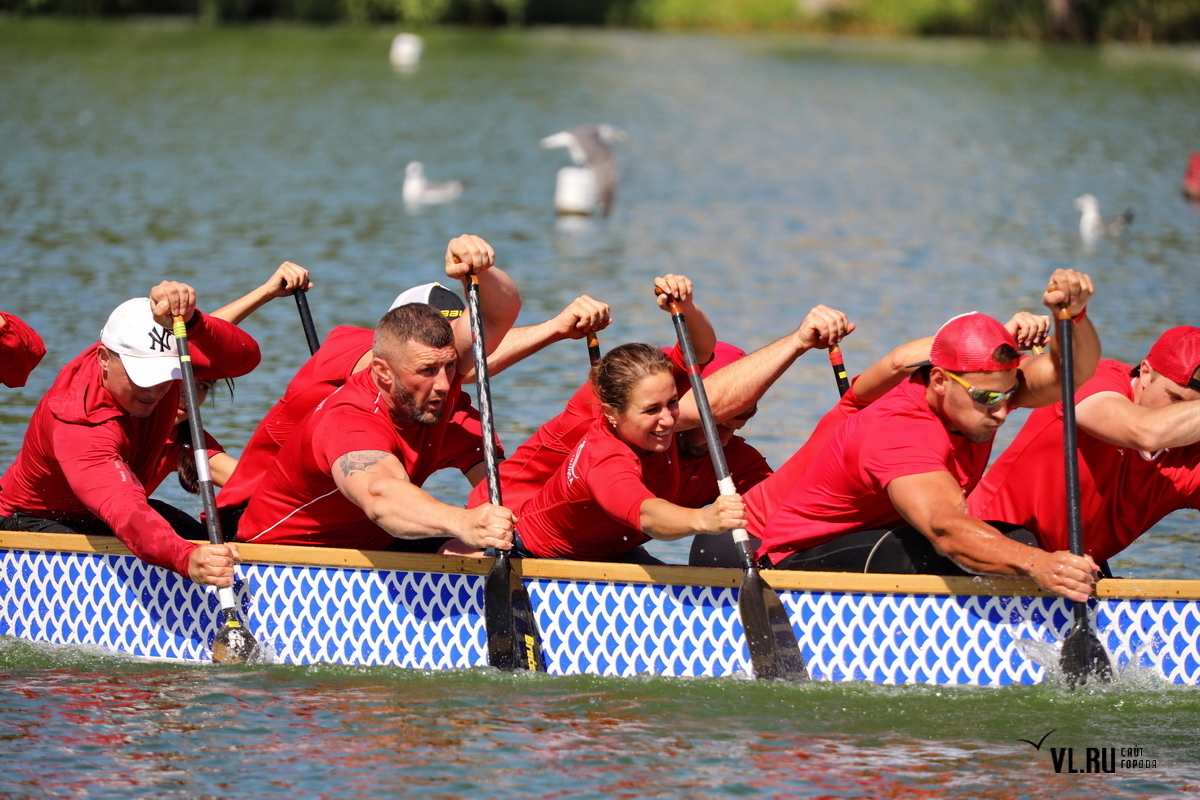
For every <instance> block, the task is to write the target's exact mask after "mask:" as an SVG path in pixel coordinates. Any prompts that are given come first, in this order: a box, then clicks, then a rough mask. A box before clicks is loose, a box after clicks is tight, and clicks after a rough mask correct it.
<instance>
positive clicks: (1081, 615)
mask: <svg viewBox="0 0 1200 800" xmlns="http://www.w3.org/2000/svg"><path fill="white" fill-rule="evenodd" d="M1074 326H1075V323H1074V322H1072V321H1071V316H1070V310H1069V309H1068V308H1067V306H1065V305H1064V306H1063V307H1062V308H1061V309H1059V311H1058V346H1059V350H1060V352H1061V355H1062V364H1061V365H1060V368H1061V370H1062V405H1063V452H1064V461H1065V466H1066V478H1067V526H1068V531H1069V534H1070V536H1069V541H1070V548H1071V554H1072V555H1076V556H1082V555H1083V518H1082V514H1081V512H1080V500H1079V457H1078V455H1077V453H1076V451H1075V446H1076V441H1077V432H1076V429H1075V371H1074V370H1075V344H1074V341H1073V339H1074V337H1073V335H1072V328H1073V327H1074ZM1074 607H1075V626H1074V627H1073V628H1071V632H1070V633H1069V634H1067V638H1066V639H1065V640H1064V641H1063V646H1062V652H1061V653H1060V654H1059V661H1058V663H1059V666H1060V667H1061V668H1062V672H1063V677H1065V678H1066V681H1067V688H1068V689H1074V688H1075V687H1076V686H1081V685H1083V684H1085V683H1087V682H1088V681H1089V680H1093V679H1094V680H1097V681H1100V682H1101V683H1108V682H1110V681H1112V665H1111V664H1110V663H1109V660H1108V653H1106V652H1105V650H1104V645H1102V644H1101V643H1100V640H1099V639H1098V638H1096V634H1095V633H1094V632H1093V631H1092V627H1091V625H1090V624H1089V622H1088V606H1087V603H1079V602H1076V603H1075V604H1074Z"/></svg>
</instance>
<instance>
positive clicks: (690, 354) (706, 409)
mask: <svg viewBox="0 0 1200 800" xmlns="http://www.w3.org/2000/svg"><path fill="white" fill-rule="evenodd" d="M668 305H669V307H670V309H671V322H673V323H675V336H676V338H677V339H679V346H680V347H682V348H683V359H684V363H686V364H687V370H688V380H689V381H690V382H691V384H692V396H693V397H694V398H695V400H696V408H698V409H700V425H701V427H702V428H703V430H704V439H705V441H707V442H708V455H709V456H710V457H711V458H712V463H713V471H714V472H715V473H716V474H717V481H718V482H720V481H723V480H725V479H726V478H728V477H729V465H728V464H727V463H726V462H725V451H724V450H722V449H721V434H720V433H719V432H718V431H717V421H716V420H715V419H713V414H712V406H711V405H710V404H709V402H708V393H707V392H706V391H704V379H703V378H702V377H700V364H699V363H698V362H697V360H696V348H695V346H694V345H693V344H692V335H691V332H689V331H688V326H687V320H686V319H685V318H684V316H683V310H682V309H681V308H680V307H679V303H678V302H676V301H674V300H672V301H671V302H670V303H669V304H668ZM736 545H737V550H738V555H739V556H740V557H741V559H742V566H743V567H745V568H746V569H754V568H755V564H754V554H753V553H751V552H750V544H749V543H748V542H745V541H737V542H736Z"/></svg>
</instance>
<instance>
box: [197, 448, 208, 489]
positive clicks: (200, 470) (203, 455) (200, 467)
mask: <svg viewBox="0 0 1200 800" xmlns="http://www.w3.org/2000/svg"><path fill="white" fill-rule="evenodd" d="M196 479H197V480H199V481H200V482H201V483H204V482H206V481H207V482H208V483H212V470H210V469H209V468H208V451H207V450H196Z"/></svg>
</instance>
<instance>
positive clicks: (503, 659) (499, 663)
mask: <svg viewBox="0 0 1200 800" xmlns="http://www.w3.org/2000/svg"><path fill="white" fill-rule="evenodd" d="M512 578H513V574H512V565H511V564H510V563H509V561H508V554H507V553H501V554H500V555H498V556H497V557H496V562H495V563H494V564H492V568H491V569H490V570H488V574H487V577H485V578H484V579H483V622H484V628H485V629H486V630H487V643H488V664H489V665H491V666H493V667H495V668H496V669H502V670H508V671H511V670H514V669H517V668H518V667H519V664H518V663H517V659H516V658H514V657H513V654H514V649H513V647H514V644H515V642H516V631H515V626H516V623H515V621H514V619H513V612H514V608H513V592H512Z"/></svg>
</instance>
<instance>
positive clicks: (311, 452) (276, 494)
mask: <svg viewBox="0 0 1200 800" xmlns="http://www.w3.org/2000/svg"><path fill="white" fill-rule="evenodd" d="M444 409H445V411H444V413H443V415H442V419H441V420H440V421H439V422H438V423H437V424H435V425H428V426H427V425H418V424H417V423H415V422H410V421H408V420H404V421H402V422H395V421H394V420H393V419H392V416H391V414H390V413H389V411H388V408H387V405H386V404H385V400H384V397H383V395H382V393H381V392H380V391H379V389H378V388H377V387H376V385H375V381H374V379H373V378H372V376H371V371H370V370H363V371H362V372H359V373H358V374H356V375H354V376H353V377H351V378H350V380H348V381H346V384H345V386H343V387H342V388H340V389H338V390H337V391H335V392H334V393H333V394H331V395H330V396H329V398H328V399H327V400H326V401H325V402H324V403H322V404H321V405H320V406H319V407H318V408H317V409H316V410H315V411H314V412H313V413H312V414H310V415H309V416H308V418H307V419H305V420H304V422H303V423H301V425H300V428H299V429H298V430H297V431H296V432H295V434H294V435H292V436H291V437H290V438H289V439H288V440H287V442H286V443H285V444H284V445H283V448H282V449H281V450H280V451H279V456H278V458H276V459H275V461H274V463H273V465H272V466H271V468H270V469H269V470H268V471H267V474H266V475H265V476H264V477H263V479H262V481H261V482H260V483H259V485H258V489H257V491H255V493H254V496H253V497H252V498H251V500H250V505H248V506H247V507H246V511H245V514H244V515H243V516H242V519H241V522H240V523H239V524H238V539H239V540H240V541H243V542H259V543H263V544H312V545H323V546H326V547H349V548H357V549H361V550H382V549H385V548H386V547H387V546H388V545H390V544H391V543H392V542H393V541H394V538H393V537H392V535H391V534H389V533H388V532H387V531H385V530H383V528H380V527H379V526H378V525H376V524H375V523H373V522H372V521H371V520H370V519H368V518H367V515H366V514H365V513H364V512H363V510H362V509H361V508H359V507H358V506H357V505H355V504H354V503H353V502H351V501H350V500H348V499H347V498H346V497H345V496H344V495H343V494H342V493H341V491H339V490H338V488H337V485H336V484H335V483H334V480H333V475H332V474H331V473H332V470H333V466H334V462H336V461H337V459H338V458H340V457H341V456H343V455H345V454H346V453H350V452H354V451H356V450H382V451H384V452H388V453H392V454H393V455H395V456H396V457H397V458H399V459H400V461H401V462H402V463H403V465H404V469H405V471H406V472H407V473H408V477H409V480H410V481H411V482H412V483H413V484H414V485H416V486H421V485H422V484H423V483H424V482H425V480H426V479H428V477H429V476H430V475H432V474H433V473H434V472H437V471H438V470H441V469H447V468H450V467H454V468H457V469H459V470H461V471H462V472H466V471H468V470H469V469H471V467H473V466H475V465H476V464H478V463H479V462H480V461H482V460H483V448H482V444H483V440H482V434H481V430H480V423H479V414H478V412H476V410H475V409H474V408H473V407H472V406H471V400H470V397H469V396H468V395H467V394H465V393H464V392H463V391H462V379H461V377H456V378H455V380H454V383H453V384H452V385H451V389H450V393H449V394H448V395H447V396H446V401H445V405H444Z"/></svg>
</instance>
